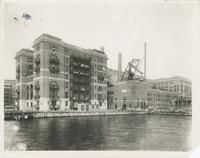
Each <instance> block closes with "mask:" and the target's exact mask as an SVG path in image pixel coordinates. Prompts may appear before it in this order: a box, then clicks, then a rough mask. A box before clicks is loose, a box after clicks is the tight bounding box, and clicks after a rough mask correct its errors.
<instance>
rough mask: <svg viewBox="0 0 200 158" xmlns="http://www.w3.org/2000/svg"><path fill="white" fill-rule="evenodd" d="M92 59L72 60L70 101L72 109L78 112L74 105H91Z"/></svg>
mask: <svg viewBox="0 0 200 158" xmlns="http://www.w3.org/2000/svg"><path fill="white" fill-rule="evenodd" d="M90 77H91V59H90V58H81V57H75V56H73V57H71V58H70V100H71V107H70V108H71V109H74V110H76V109H77V107H75V106H74V105H75V104H74V103H75V102H77V103H89V101H90V82H91V78H90Z"/></svg>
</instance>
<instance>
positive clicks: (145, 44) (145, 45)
mask: <svg viewBox="0 0 200 158" xmlns="http://www.w3.org/2000/svg"><path fill="white" fill-rule="evenodd" d="M146 47H147V43H146V42H145V43H144V79H145V80H146V49H147V48H146Z"/></svg>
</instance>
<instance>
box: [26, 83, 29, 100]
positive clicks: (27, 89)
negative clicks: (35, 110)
mask: <svg viewBox="0 0 200 158" xmlns="http://www.w3.org/2000/svg"><path fill="white" fill-rule="evenodd" d="M26 94H27V97H26V99H27V100H28V99H29V86H28V85H27V87H26Z"/></svg>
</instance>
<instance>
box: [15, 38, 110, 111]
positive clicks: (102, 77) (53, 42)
mask: <svg viewBox="0 0 200 158" xmlns="http://www.w3.org/2000/svg"><path fill="white" fill-rule="evenodd" d="M106 69H107V55H106V53H105V52H104V50H103V49H101V50H96V49H93V50H91V49H84V48H80V47H77V46H73V45H71V44H68V43H65V42H63V41H62V40H61V39H59V38H57V37H54V36H51V35H48V34H43V35H41V36H40V37H38V38H37V39H36V40H35V41H34V43H33V50H30V49H22V50H20V51H19V52H18V53H17V54H16V71H17V76H16V78H17V87H18V88H19V91H20V104H19V105H20V109H21V110H37V111H49V110H50V111H55V110H57V111H66V110H78V111H92V110H99V109H100V110H101V109H102V110H103V109H107V77H106V76H107V74H106Z"/></svg>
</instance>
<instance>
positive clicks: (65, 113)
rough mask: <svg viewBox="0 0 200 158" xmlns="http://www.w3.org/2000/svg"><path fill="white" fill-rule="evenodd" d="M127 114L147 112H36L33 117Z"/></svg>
mask: <svg viewBox="0 0 200 158" xmlns="http://www.w3.org/2000/svg"><path fill="white" fill-rule="evenodd" d="M127 114H148V112H147V111H114V110H113V111H93V112H78V111H76V112H73V111H70V112H59V111H58V112H52V111H49V112H37V113H34V115H33V117H34V118H50V117H74V116H79V117H80V116H103V115H127Z"/></svg>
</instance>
